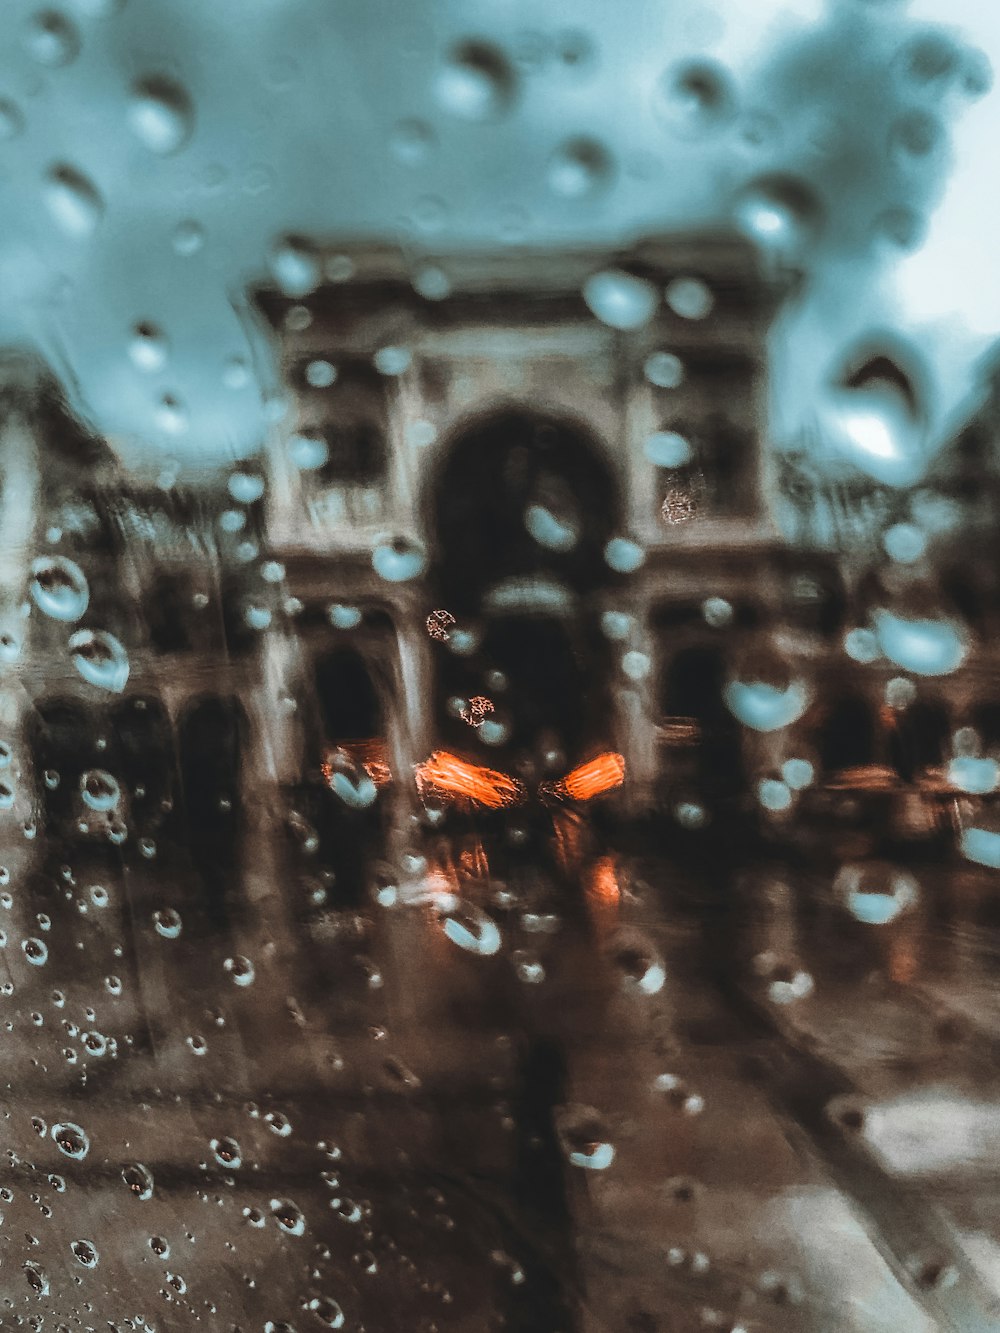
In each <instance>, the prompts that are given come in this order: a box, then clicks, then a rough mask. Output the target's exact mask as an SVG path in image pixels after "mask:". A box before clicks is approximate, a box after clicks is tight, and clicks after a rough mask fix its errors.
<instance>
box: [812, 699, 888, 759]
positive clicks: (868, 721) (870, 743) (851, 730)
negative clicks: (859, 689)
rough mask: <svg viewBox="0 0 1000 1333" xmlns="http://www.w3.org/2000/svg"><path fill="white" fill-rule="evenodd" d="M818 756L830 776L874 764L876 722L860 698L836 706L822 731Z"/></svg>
mask: <svg viewBox="0 0 1000 1333" xmlns="http://www.w3.org/2000/svg"><path fill="white" fill-rule="evenodd" d="M819 752H820V758H821V760H822V763H823V769H824V771H825V772H826V773H827V774H830V773H836V772H839V771H840V770H841V769H845V768H859V767H861V766H863V765H866V764H872V763H874V762H875V720H874V718H873V717H872V710H871V708H870V707H869V706H868V704H867V703H866V702H865V701H864V699H862V698H861V697H860V696H859V695H856V694H850V695H843V696H841V697H840V698H839V699H836V700H835V701H834V702H833V704H832V705H831V707H830V709H829V711H828V712H827V714H826V716H825V718H824V719H823V723H822V726H821V728H820V740H819Z"/></svg>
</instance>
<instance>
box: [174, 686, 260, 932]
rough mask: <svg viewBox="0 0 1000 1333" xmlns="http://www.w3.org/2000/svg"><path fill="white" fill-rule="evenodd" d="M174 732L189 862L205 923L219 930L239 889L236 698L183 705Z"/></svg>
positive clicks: (241, 724)
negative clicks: (200, 895)
mask: <svg viewBox="0 0 1000 1333" xmlns="http://www.w3.org/2000/svg"><path fill="white" fill-rule="evenodd" d="M178 731H179V739H180V747H179V748H180V763H181V777H182V781H183V785H184V809H185V814H186V816H187V833H188V845H189V848H190V852H191V859H192V863H193V866H194V869H195V872H196V874H197V876H198V878H199V879H200V881H201V884H202V890H203V898H202V901H203V904H204V909H205V912H206V914H207V915H208V917H209V921H210V923H211V924H212V925H213V926H221V925H223V924H224V923H225V922H226V921H227V920H228V917H229V913H230V909H231V906H232V905H233V903H234V902H235V900H236V895H237V894H238V892H239V888H240V882H239V865H240V843H241V834H242V832H243V827H244V811H243V804H242V798H241V793H240V774H241V770H242V765H243V754H244V751H245V749H246V744H247V740H248V731H249V728H248V723H247V718H246V714H245V713H244V711H243V707H242V705H241V704H240V702H239V700H238V699H236V698H234V697H232V696H223V697H219V696H216V695H209V696H206V697H205V698H202V699H198V700H196V701H195V702H194V703H192V704H191V705H189V706H188V708H187V709H186V710H185V712H184V713H183V714H182V716H181V720H180V725H179V728H178Z"/></svg>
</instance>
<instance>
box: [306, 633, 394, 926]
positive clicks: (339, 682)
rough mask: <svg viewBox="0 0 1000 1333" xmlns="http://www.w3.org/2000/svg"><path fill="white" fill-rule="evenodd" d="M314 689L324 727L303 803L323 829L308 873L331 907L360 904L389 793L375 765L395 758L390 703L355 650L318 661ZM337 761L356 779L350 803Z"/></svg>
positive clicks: (309, 856) (318, 732)
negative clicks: (336, 775) (337, 781)
mask: <svg viewBox="0 0 1000 1333" xmlns="http://www.w3.org/2000/svg"><path fill="white" fill-rule="evenodd" d="M313 690H314V696H315V701H316V722H317V724H318V725H317V726H315V727H314V728H313V729H312V735H313V740H312V741H311V742H310V745H311V755H310V764H309V770H310V780H309V781H308V782H307V783H306V784H304V786H303V788H302V789H301V790H300V791H299V792H298V793H297V794H296V801H295V804H296V808H297V809H298V810H299V812H300V813H301V814H303V815H304V816H305V817H306V819H307V820H308V821H309V823H310V825H311V826H312V827H313V828H314V829H315V836H316V845H315V847H314V848H313V849H312V850H311V851H309V852H308V853H306V855H305V859H304V864H303V865H302V870H303V873H305V874H306V875H307V876H308V877H312V878H318V879H319V880H320V881H321V882H322V883H323V884H324V886H325V887H326V889H327V894H326V902H327V903H328V904H329V905H332V906H337V907H342V908H346V907H357V906H359V905H360V904H361V903H362V901H363V900H364V895H365V890H366V888H367V886H368V880H369V872H370V868H371V866H372V863H373V861H374V858H375V857H376V856H377V855H378V853H379V849H380V846H381V833H382V819H381V809H380V807H381V799H382V798H381V793H380V792H379V791H378V789H377V788H376V790H375V791H374V792H372V791H371V783H372V774H373V773H375V772H376V771H377V768H376V767H375V766H377V765H378V764H379V763H382V762H387V758H388V756H387V754H386V737H385V721H384V716H383V710H382V705H381V701H380V699H379V694H378V690H377V688H376V685H375V682H374V680H373V679H372V675H371V672H370V670H369V667H368V664H367V662H366V661H365V658H364V657H363V656H362V655H361V654H360V653H359V652H357V651H356V650H355V649H353V648H348V647H339V648H334V649H332V650H331V651H330V652H328V653H325V654H324V655H323V656H321V657H320V658H319V659H318V661H317V662H316V666H315V669H314V672H313ZM331 761H332V763H333V765H334V766H335V767H337V768H338V770H339V771H340V772H341V773H342V775H343V776H344V777H345V778H346V779H347V781H348V782H350V783H352V784H354V786H355V788H356V789H357V791H358V793H359V796H358V797H357V798H355V797H353V796H352V794H351V791H350V789H349V788H348V789H347V798H348V799H346V800H345V799H344V797H343V795H341V794H338V793H337V792H336V791H334V790H333V789H332V788H331V785H330V784H331V778H332V772H333V769H332V768H331V767H330V764H331ZM366 765H367V767H366ZM368 793H370V794H371V795H372V797H373V799H371V800H370V801H369V799H368ZM300 845H301V843H300Z"/></svg>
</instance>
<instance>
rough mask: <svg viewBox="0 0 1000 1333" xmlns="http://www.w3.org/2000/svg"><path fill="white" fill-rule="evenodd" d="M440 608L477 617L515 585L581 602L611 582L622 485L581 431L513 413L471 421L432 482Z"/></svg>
mask: <svg viewBox="0 0 1000 1333" xmlns="http://www.w3.org/2000/svg"><path fill="white" fill-rule="evenodd" d="M434 487H435V490H434V510H435V520H436V523H435V527H436V531H437V539H438V550H437V558H438V563H437V584H438V589H439V595H440V597H441V605H443V606H446V607H447V608H448V609H449V610H450V611H451V612H452V613H453V614H455V615H471V614H474V613H475V612H476V611H477V610H478V609H479V606H480V604H481V600H482V597H483V595H484V594H485V593H486V592H487V591H488V590H489V589H490V588H493V587H495V586H496V585H497V584H498V583H500V582H501V581H502V580H505V579H511V578H530V577H532V576H545V575H547V576H549V577H551V578H554V579H556V580H558V581H559V582H560V583H562V584H564V585H566V586H567V587H568V588H570V589H571V590H573V591H575V592H577V593H588V592H590V591H592V590H593V589H594V588H596V587H599V586H600V585H601V584H603V583H605V582H606V581H607V578H608V574H609V571H608V567H607V565H606V564H605V561H604V548H605V546H606V544H607V542H608V541H609V539H610V538H611V537H612V536H614V534H615V533H616V531H617V530H618V526H619V521H620V499H619V493H618V483H617V479H616V478H615V476H614V475H613V473H612V471H611V469H610V468H609V467H608V465H607V464H606V463H605V461H604V459H603V458H602V457H601V452H600V448H599V446H598V445H597V443H596V441H595V440H594V439H593V437H592V436H590V434H589V432H587V431H586V430H585V429H584V428H583V427H581V426H579V425H577V424H574V423H571V422H568V421H564V420H561V419H558V418H552V417H547V416H542V415H539V414H536V413H533V412H529V411H525V410H522V409H515V408H510V409H507V410H503V411H499V412H496V413H493V414H491V415H489V416H486V417H483V418H481V419H480V420H479V421H476V422H473V423H472V424H471V425H469V426H468V427H467V428H466V430H465V431H464V432H462V433H461V434H460V435H459V436H458V438H457V439H456V440H455V441H454V443H453V444H452V446H451V449H450V450H449V451H448V454H447V456H446V459H445V462H444V465H443V467H442V468H441V469H440V471H439V472H438V474H437V476H436V477H435V478H434Z"/></svg>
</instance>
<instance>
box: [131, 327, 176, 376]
mask: <svg viewBox="0 0 1000 1333" xmlns="http://www.w3.org/2000/svg"><path fill="white" fill-rule="evenodd" d="M128 354H129V356H130V357H131V359H132V362H133V364H134V365H135V366H137V367H138V369H139V370H145V371H149V372H150V373H152V372H154V371H157V370H162V369H163V367H164V366H165V365H166V363H167V340H166V338H165V337H164V335H163V333H162V332H161V330H160V329H158V328H157V327H156V325H155V324H147V323H142V324H136V326H135V327H134V328H133V330H132V336H131V338H130V340H129V345H128Z"/></svg>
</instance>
